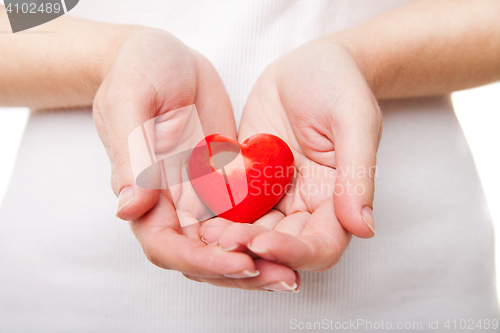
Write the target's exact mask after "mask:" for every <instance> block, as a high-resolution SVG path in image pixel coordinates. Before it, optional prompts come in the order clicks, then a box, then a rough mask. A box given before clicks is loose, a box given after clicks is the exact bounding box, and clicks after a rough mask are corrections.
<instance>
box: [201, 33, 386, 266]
mask: <svg viewBox="0 0 500 333" xmlns="http://www.w3.org/2000/svg"><path fill="white" fill-rule="evenodd" d="M262 132H264V133H272V134H275V135H278V136H280V137H281V138H283V139H284V140H285V141H286V142H287V143H288V144H289V145H290V148H291V149H292V151H293V154H294V157H295V167H296V177H295V179H294V183H293V186H292V187H291V189H290V190H289V191H288V192H287V194H285V196H284V197H283V199H282V200H281V201H280V202H279V203H278V205H277V206H276V207H275V209H273V210H272V211H270V212H269V213H268V214H267V215H265V216H264V217H262V218H261V219H259V220H258V221H256V222H255V223H254V224H251V225H243V224H238V223H232V222H229V221H225V220H222V219H214V220H211V221H208V222H206V223H205V224H204V225H203V226H202V228H201V229H200V233H201V235H202V237H203V238H204V239H205V240H206V241H207V242H209V243H212V242H217V243H218V244H219V245H220V246H221V247H223V248H226V249H230V250H233V251H241V252H244V251H247V250H250V251H252V252H253V253H255V254H256V255H258V256H259V257H261V258H265V259H268V260H269V261H273V262H277V263H281V264H284V265H286V266H288V267H291V268H293V269H295V270H311V271H323V270H326V269H329V268H331V267H332V266H333V265H335V264H336V263H337V262H338V260H339V259H340V257H341V255H342V254H343V252H344V251H345V249H346V248H347V246H348V244H349V242H350V239H351V234H354V235H356V236H358V237H361V238H370V237H372V236H373V235H374V221H373V216H372V204H373V195H374V177H375V165H376V153H377V149H378V144H379V141H380V137H381V134H382V116H381V113H380V110H379V107H378V104H377V102H376V99H375V98H374V96H373V94H372V92H371V90H370V88H369V87H368V85H367V83H366V80H365V78H364V75H363V74H362V73H361V72H360V70H359V69H358V66H357V63H356V60H355V59H354V58H353V57H352V55H351V53H350V52H349V50H348V49H347V48H346V47H344V46H343V45H341V44H338V43H334V42H332V41H330V40H326V39H325V40H317V41H314V42H311V43H308V44H305V45H303V46H302V47H300V48H298V49H296V50H294V51H293V52H291V53H289V54H288V55H285V56H283V57H282V58H279V59H278V60H276V61H275V62H274V63H272V64H271V65H270V66H269V67H268V68H267V69H266V70H265V71H264V72H263V74H262V75H261V76H260V78H259V79H258V81H257V82H256V84H255V86H254V88H253V90H252V92H251V94H250V96H249V98H248V101H247V104H246V106H245V109H244V113H243V117H242V120H241V125H240V129H239V135H238V139H239V141H243V140H245V139H246V138H248V137H249V136H251V135H253V134H255V133H262Z"/></svg>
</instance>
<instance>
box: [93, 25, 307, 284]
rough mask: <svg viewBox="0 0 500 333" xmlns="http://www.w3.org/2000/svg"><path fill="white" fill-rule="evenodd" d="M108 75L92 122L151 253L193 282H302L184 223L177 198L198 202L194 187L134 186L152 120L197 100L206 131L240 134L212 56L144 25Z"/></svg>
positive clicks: (123, 204) (118, 191) (129, 215)
mask: <svg viewBox="0 0 500 333" xmlns="http://www.w3.org/2000/svg"><path fill="white" fill-rule="evenodd" d="M103 78H104V80H103V82H102V85H101V87H100V88H99V90H98V92H97V94H96V97H95V101H94V121H95V125H96V128H97V132H98V134H99V137H100V139H101V141H102V143H103V145H104V147H105V149H106V152H107V154H108V157H109V159H110V162H111V169H112V177H111V185H112V188H113V191H114V193H115V195H117V196H119V204H118V212H117V216H118V217H119V218H121V219H123V220H127V221H130V226H131V228H132V231H133V232H134V234H135V236H136V237H137V239H138V240H139V242H140V244H141V245H142V248H143V250H144V253H145V254H146V256H147V257H148V259H149V260H150V261H151V262H152V263H153V264H155V265H157V266H159V267H161V268H165V269H174V270H178V271H180V272H181V273H183V274H184V275H185V276H186V277H188V278H190V279H192V280H196V281H200V282H202V281H203V282H208V283H211V284H214V285H219V286H225V287H236V288H244V289H262V287H263V286H266V285H267V286H269V285H273V283H278V284H281V281H284V282H285V283H286V284H288V285H290V286H293V285H294V284H295V283H297V284H298V285H300V280H299V277H298V274H296V272H294V271H293V270H292V269H290V268H288V267H286V266H283V265H280V264H277V263H272V262H269V261H267V260H265V259H258V260H255V261H254V260H252V258H251V257H250V256H249V255H247V254H245V253H235V252H228V251H224V250H223V249H222V248H221V247H219V246H217V245H215V244H212V245H207V244H205V243H204V242H202V241H201V240H200V238H199V232H198V229H199V227H200V224H199V223H198V221H196V220H195V221H193V222H194V223H192V224H190V225H188V226H185V227H181V224H180V223H179V218H178V215H177V213H176V209H179V207H175V206H174V202H173V200H172V198H174V200H175V197H177V198H179V197H186V196H189V197H190V198H187V200H185V201H184V202H187V203H189V202H193V201H196V200H197V197H196V195H195V194H194V192H192V191H188V192H187V193H186V191H184V193H171V192H170V191H169V189H168V188H167V189H161V190H160V189H144V188H141V187H139V186H137V184H136V181H135V179H134V175H133V172H132V168H131V163H130V156H129V147H128V137H129V134H130V133H131V132H132V131H133V130H134V129H135V128H137V127H138V126H140V125H141V124H143V123H145V122H146V121H148V120H150V119H152V118H155V117H157V116H160V115H162V114H165V113H168V112H169V111H172V110H175V109H179V108H181V107H184V106H188V105H192V104H195V105H196V107H197V110H198V114H199V118H200V121H201V124H202V127H203V130H204V133H205V134H206V135H208V134H211V133H216V132H217V133H223V134H226V135H229V136H231V137H233V138H235V137H236V126H235V122H234V118H233V113H232V108H231V103H230V101H229V97H228V95H227V92H226V90H225V88H224V86H223V83H222V80H221V79H220V77H219V75H218V74H217V72H216V70H215V69H214V67H213V66H212V65H211V64H210V62H209V61H208V60H207V59H206V58H204V57H203V56H202V55H200V54H199V53H198V52H196V51H194V50H192V49H190V48H188V47H187V46H185V45H184V44H183V43H182V42H181V41H179V40H178V39H177V38H175V37H174V36H172V35H171V34H169V33H166V32H163V31H159V30H152V29H151V30H150V29H145V30H141V31H139V32H136V33H134V34H132V35H131V36H130V37H129V38H128V39H127V40H126V41H125V42H124V43H123V44H122V45H121V47H120V48H119V49H118V50H117V51H116V52H115V53H113V54H110V55H109V61H105V62H104V65H103ZM162 126H166V127H167V128H168V129H169V131H170V129H172V131H176V130H179V126H182V124H181V125H179V124H178V123H176V122H175V121H172V122H170V123H169V121H166V123H165V124H162ZM157 139H158V138H157ZM180 168H182V166H180ZM186 207H188V208H189V206H188V205H186ZM259 272H260V274H259ZM281 285H282V284H281Z"/></svg>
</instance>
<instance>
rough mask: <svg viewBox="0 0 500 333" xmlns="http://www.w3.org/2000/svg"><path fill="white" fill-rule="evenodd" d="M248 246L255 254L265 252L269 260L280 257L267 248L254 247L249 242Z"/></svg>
mask: <svg viewBox="0 0 500 333" xmlns="http://www.w3.org/2000/svg"><path fill="white" fill-rule="evenodd" d="M247 248H248V249H249V250H250V251H252V252H253V253H255V254H265V255H266V259H268V260H278V258H277V257H276V256H275V255H274V254H272V253H271V252H269V250H267V249H259V248H257V247H253V246H251V245H250V243H248V244H247Z"/></svg>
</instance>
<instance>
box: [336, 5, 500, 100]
mask: <svg viewBox="0 0 500 333" xmlns="http://www.w3.org/2000/svg"><path fill="white" fill-rule="evenodd" d="M327 38H328V39H329V40H333V41H336V42H340V43H341V44H344V45H345V46H346V47H347V48H348V49H349V50H350V51H351V53H352V54H353V55H354V57H355V58H356V60H357V62H358V66H359V67H360V69H361V71H362V72H363V73H364V74H365V77H366V79H367V81H368V84H369V85H370V87H371V88H372V90H373V92H374V94H375V96H376V97H377V98H378V99H388V98H403V97H416V96H429V95H439V94H445V93H449V92H452V91H455V90H460V89H466V88H470V87H474V86H478V85H482V84H486V83H489V82H493V81H496V80H499V79H500V1H498V0H424V1H417V2H415V3H410V4H408V5H406V6H403V7H400V8H397V9H395V10H392V11H390V12H387V13H384V14H382V15H380V16H378V17H376V18H374V19H372V20H370V21H367V22H366V23H364V24H361V25H359V26H357V27H355V28H352V29H348V30H344V31H341V32H339V33H336V34H334V35H331V36H329V37H327Z"/></svg>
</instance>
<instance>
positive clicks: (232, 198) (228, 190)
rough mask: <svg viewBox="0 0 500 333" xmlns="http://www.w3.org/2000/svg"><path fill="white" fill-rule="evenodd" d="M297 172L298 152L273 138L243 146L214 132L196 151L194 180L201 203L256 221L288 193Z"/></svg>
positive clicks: (228, 216)
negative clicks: (295, 152)
mask: <svg viewBox="0 0 500 333" xmlns="http://www.w3.org/2000/svg"><path fill="white" fill-rule="evenodd" d="M294 173H295V167H294V158H293V154H292V151H291V150H290V148H289V147H288V145H287V144H286V142H285V141H283V140H282V139H280V138H279V137H277V136H275V135H271V134H255V135H254V136H252V137H250V138H248V139H246V140H245V141H244V142H243V143H241V144H240V143H239V142H238V141H236V140H233V139H232V138H230V137H228V136H226V135H223V134H212V135H209V136H207V137H205V139H203V140H201V141H200V142H199V143H198V144H197V145H196V147H195V148H194V149H193V152H192V153H191V156H190V158H189V162H188V174H189V180H190V181H191V184H192V185H193V188H194V189H195V191H196V193H197V194H198V196H199V197H200V199H201V200H203V202H204V203H205V204H206V205H207V207H208V208H209V209H210V210H212V212H213V213H214V214H216V215H218V216H219V217H223V218H225V219H228V220H231V221H233V222H241V223H252V222H255V221H256V220H257V219H258V218H260V217H262V216H263V215H264V214H265V213H267V212H268V211H269V210H270V209H271V208H273V207H274V206H275V205H276V204H277V203H278V202H279V201H280V199H281V198H282V197H283V196H284V195H285V193H286V191H287V190H288V188H289V186H290V183H291V181H292V179H293V175H294Z"/></svg>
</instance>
